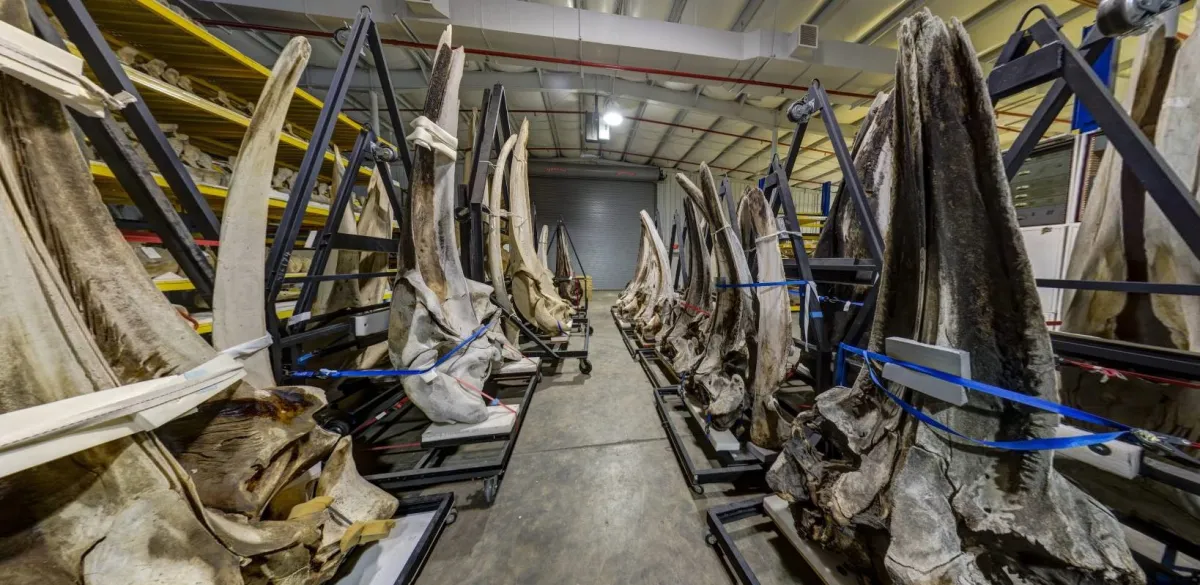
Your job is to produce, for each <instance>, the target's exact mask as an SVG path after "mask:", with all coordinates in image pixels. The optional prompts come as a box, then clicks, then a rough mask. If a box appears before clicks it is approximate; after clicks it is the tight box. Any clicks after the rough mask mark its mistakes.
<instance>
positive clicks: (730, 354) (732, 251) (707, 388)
mask: <svg viewBox="0 0 1200 585" xmlns="http://www.w3.org/2000/svg"><path fill="white" fill-rule="evenodd" d="M675 177H676V179H678V180H679V184H680V185H682V186H683V189H684V192H686V193H687V195H688V197H689V198H690V199H692V201H693V202H694V203H695V204H696V207H697V208H698V209H700V210H701V211H702V212H703V213H704V218H705V221H707V222H708V225H709V226H710V227H711V228H712V236H713V256H714V257H715V258H716V277H717V279H718V282H723V283H725V284H726V285H731V286H725V287H720V286H718V287H717V292H716V297H717V299H716V306H715V308H714V309H713V311H712V318H711V320H710V321H709V325H708V336H707V338H706V339H705V340H704V343H703V350H704V355H703V357H701V358H700V359H699V362H698V363H697V364H696V366H695V372H694V374H693V375H692V377H690V378H688V388H689V389H690V390H691V391H692V392H694V393H695V394H697V395H698V396H699V397H700V398H701V400H702V401H703V403H704V405H705V408H706V410H707V412H708V414H710V415H712V424H713V427H714V428H717V429H726V428H729V426H730V425H732V424H733V423H734V422H735V421H737V420H738V419H739V418H741V416H742V409H743V408H744V407H745V406H746V405H747V395H746V377H747V376H748V374H749V372H748V367H749V363H748V355H747V351H748V350H747V349H746V335H747V333H748V332H749V331H750V330H751V329H752V328H753V327H754V321H753V319H754V315H753V312H754V307H753V300H752V299H751V297H750V289H749V288H744V287H738V286H736V285H742V284H749V283H750V282H752V280H751V278H750V268H749V267H748V266H747V265H746V254H745V252H744V251H743V249H742V244H741V242H740V241H739V240H738V236H737V233H736V232H735V230H734V226H732V225H730V223H729V218H728V217H727V216H726V211H725V206H724V205H723V204H722V202H721V199H720V197H719V196H718V194H717V184H716V182H715V181H713V177H712V172H710V171H709V170H708V165H707V164H705V163H701V164H700V188H697V187H696V185H695V184H694V183H692V182H691V181H690V180H688V178H687V177H686V176H684V175H675Z"/></svg>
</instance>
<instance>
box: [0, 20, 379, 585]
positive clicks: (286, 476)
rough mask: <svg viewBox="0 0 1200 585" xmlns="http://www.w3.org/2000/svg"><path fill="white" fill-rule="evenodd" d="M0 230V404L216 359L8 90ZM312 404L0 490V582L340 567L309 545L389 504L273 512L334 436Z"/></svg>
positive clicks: (301, 573)
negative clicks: (292, 514)
mask: <svg viewBox="0 0 1200 585" xmlns="http://www.w3.org/2000/svg"><path fill="white" fill-rule="evenodd" d="M0 18H3V20H5V21H6V22H10V23H13V24H16V25H17V26H20V27H23V28H25V29H26V30H28V28H29V20H28V15H27V13H26V12H25V3H23V2H19V1H16V0H0ZM268 85H270V83H268ZM0 222H2V223H3V225H2V226H0V246H4V247H5V250H4V253H3V254H0V257H2V258H3V260H0V262H3V263H4V264H5V267H6V269H5V270H3V271H0V287H2V288H3V290H4V291H5V295H4V297H3V298H4V302H5V303H9V305H8V306H6V307H5V309H4V310H3V311H0V319H2V320H3V322H4V326H3V327H0V338H2V341H3V342H4V343H3V345H2V346H3V347H4V348H5V351H6V352H7V357H6V359H4V360H0V388H2V389H3V390H2V391H0V410H3V411H5V412H10V411H12V410H15V409H19V408H24V407H28V406H34V405H38V404H44V403H48V402H53V401H55V400H58V399H61V398H68V397H71V396H78V395H82V394H85V393H90V392H96V391H100V390H104V389H107V388H112V387H114V386H116V385H119V384H127V383H133V382H139V381H143V380H148V379H153V378H158V377H162V376H166V375H172V374H181V373H183V372H186V371H188V370H189V369H191V368H192V367H193V366H195V365H197V364H199V363H202V362H205V361H208V360H209V359H211V358H213V357H214V356H215V351H214V350H213V348H212V347H211V346H209V345H208V344H207V343H205V342H204V340H203V338H201V337H200V336H199V335H198V334H197V333H196V332H195V331H193V330H192V328H191V326H190V324H188V323H187V322H186V321H184V320H182V319H180V318H179V316H178V314H177V313H176V311H175V309H174V308H173V307H172V306H171V305H170V304H169V303H168V302H167V300H166V298H165V297H164V296H163V295H162V293H160V292H159V291H158V290H157V289H156V288H155V287H154V285H153V284H152V283H151V282H150V281H149V280H148V279H147V278H145V275H144V273H143V272H142V268H141V266H140V263H139V262H138V260H137V259H136V258H135V257H134V256H133V254H132V251H131V250H130V248H129V246H128V245H127V244H126V243H125V242H124V240H123V238H122V236H121V234H120V232H119V231H118V230H117V228H116V226H115V224H114V223H113V221H112V220H111V219H110V216H109V214H108V212H107V209H106V208H105V206H104V204H103V202H102V200H101V198H100V195H99V193H98V192H97V191H96V188H95V185H94V184H93V183H92V179H91V176H90V174H89V172H88V166H87V162H86V161H85V160H84V159H83V158H82V156H81V155H80V152H79V149H78V148H77V147H76V145H75V142H74V138H73V136H72V134H71V131H70V129H69V126H68V123H67V120H66V118H65V117H64V114H63V110H62V108H61V106H60V105H59V104H58V103H56V102H54V101H53V100H47V99H46V98H45V96H43V95H41V94H38V93H37V92H35V91H33V90H31V89H30V88H28V87H27V86H24V85H22V84H19V83H8V82H7V80H5V82H3V83H0ZM262 237H265V233H264V234H260V238H262ZM81 241H84V242H87V243H88V245H86V246H80V245H70V244H68V243H70V242H81ZM31 284H32V286H31ZM324 404H325V399H324V394H323V392H322V391H321V390H319V389H316V388H307V387H283V388H266V389H259V388H256V387H254V386H253V385H252V384H249V383H241V384H238V385H236V386H234V387H233V388H231V389H230V390H227V391H225V392H222V393H220V394H218V395H217V396H216V397H214V398H212V399H210V400H209V401H208V402H206V403H205V404H202V405H201V406H200V408H199V409H198V412H197V413H195V414H192V415H189V416H187V417H184V418H181V419H177V420H175V421H173V422H171V423H168V424H166V425H164V426H163V427H160V429H159V430H158V431H156V432H155V434H154V435H156V436H157V437H159V438H161V439H162V442H160V441H159V440H158V439H156V438H155V436H154V435H149V434H136V435H133V436H132V437H130V438H127V439H121V440H117V441H112V442H109V443H106V444H104V445H101V446H99V447H95V448H92V449H88V450H86V451H82V452H79V453H76V454H74V455H72V456H69V457H64V458H61V459H58V460H54V461H51V462H49V463H46V464H43V465H40V466H37V467H34V468H31V469H28V470H26V471H23V472H21V473H19V474H17V475H13V476H9V477H5V478H3V479H0V492H3V493H4V494H5V496H4V504H5V505H4V507H3V510H2V511H0V523H2V524H3V525H4V526H5V530H4V531H3V535H0V550H4V551H6V553H5V555H3V560H0V573H2V574H3V575H4V581H5V583H15V584H19V585H24V584H27V583H28V584H38V585H42V584H45V583H47V582H50V583H83V584H91V585H101V584H109V583H114V584H120V585H140V584H143V583H146V584H149V583H214V584H216V583H219V584H237V583H243V582H245V581H253V582H266V583H283V582H286V583H289V584H313V583H318V582H320V581H321V580H322V579H324V578H326V577H327V576H328V575H330V574H332V572H333V571H335V570H336V568H337V565H338V564H340V563H341V561H342V559H343V558H344V556H345V555H344V554H343V553H344V551H343V550H342V549H340V548H339V549H338V550H337V551H332V550H328V551H322V550H321V546H320V543H321V541H322V540H323V539H336V540H340V538H341V535H342V534H343V533H344V532H345V531H346V527H347V526H348V524H346V523H345V521H347V520H349V521H350V522H357V521H368V520H377V519H381V518H387V517H389V516H390V515H391V514H392V513H393V511H394V510H395V507H396V501H395V499H394V498H392V497H391V496H389V495H387V494H386V493H384V492H382V491H380V490H378V489H377V488H374V487H372V486H369V485H363V484H353V485H351V484H350V483H348V484H347V485H346V488H345V490H343V491H342V492H339V494H337V495H335V496H334V502H333V506H334V508H337V509H339V510H340V509H341V507H340V506H342V505H343V504H347V503H349V502H350V501H352V500H353V501H370V502H372V505H370V506H362V507H354V508H352V513H351V514H344V515H339V516H338V517H337V518H335V517H334V516H333V515H332V514H331V513H330V512H329V511H327V510H326V511H320V512H318V513H315V514H313V515H311V516H307V517H304V518H295V519H291V520H289V519H287V516H286V515H285V516H283V517H278V516H274V515H272V514H271V513H270V512H269V509H270V504H271V503H272V502H273V501H274V499H275V496H276V495H277V494H279V493H280V492H281V490H282V489H283V487H284V486H285V485H286V484H288V483H289V482H290V481H291V480H292V478H293V476H295V475H296V474H297V473H298V472H300V471H304V470H306V469H308V468H309V467H310V466H311V465H312V464H313V463H316V462H319V461H322V460H324V459H326V457H327V456H328V455H329V454H330V451H331V449H333V447H334V443H335V442H336V441H337V439H338V438H337V437H336V436H335V435H332V434H331V433H328V432H325V431H324V430H322V429H320V428H318V427H317V426H316V424H315V422H314V421H313V420H312V416H311V415H312V413H313V412H315V411H316V410H317V409H319V408H321V407H322V406H324ZM330 467H332V466H330ZM351 471H352V470H351ZM331 473H332V471H331ZM343 473H346V472H343ZM81 478H86V479H81ZM330 479H331V480H332V478H330ZM351 483H353V482H351ZM289 563H290V565H289V566H291V567H293V570H289V571H288V572H287V573H283V572H281V571H282V570H283V567H284V565H286V564H289ZM265 574H270V575H275V576H279V575H286V577H287V578H286V581H285V580H284V579H283V578H282V577H279V578H276V577H271V578H258V576H261V575H265Z"/></svg>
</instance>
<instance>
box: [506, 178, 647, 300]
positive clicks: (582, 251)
mask: <svg viewBox="0 0 1200 585" xmlns="http://www.w3.org/2000/svg"><path fill="white" fill-rule="evenodd" d="M529 192H530V199H532V200H533V205H534V209H535V210H536V212H537V226H536V229H535V233H537V230H541V226H542V225H543V224H545V225H548V226H550V232H551V234H552V235H553V233H554V227H555V226H556V225H557V224H558V219H559V218H560V217H561V218H562V220H563V221H564V222H565V223H566V224H567V229H568V230H570V232H571V240H572V241H574V242H575V247H576V251H577V252H578V253H579V257H580V259H581V260H582V261H583V267H584V268H585V269H586V270H587V273H588V274H589V275H590V276H591V277H592V283H593V287H594V288H595V289H596V290H621V289H623V288H625V284H626V283H627V282H629V279H630V278H632V277H633V269H634V267H635V266H636V265H637V252H638V242H639V240H640V239H641V233H642V227H641V220H640V219H638V213H639V212H641V211H642V210H643V209H645V210H646V212H647V213H649V214H650V216H651V217H653V216H654V209H655V184H654V183H651V182H634V181H602V180H595V179H559V178H549V177H530V178H529ZM668 229H670V228H669V227H668ZM549 260H550V266H549V268H550V270H551V271H553V270H554V250H553V249H551V250H550V253H549Z"/></svg>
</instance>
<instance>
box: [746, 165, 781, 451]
mask: <svg viewBox="0 0 1200 585" xmlns="http://www.w3.org/2000/svg"><path fill="white" fill-rule="evenodd" d="M737 216H738V223H739V224H741V227H742V231H743V233H751V234H754V235H755V236H756V238H755V239H754V250H755V256H754V261H755V265H756V269H757V273H756V274H755V276H756V278H757V281H758V282H780V281H783V280H786V277H785V276H784V273H783V256H782V255H781V254H780V252H779V234H778V228H777V227H776V225H775V214H774V213H772V212H771V208H770V206H769V204H768V203H767V199H766V197H765V196H764V195H763V192H762V191H760V190H759V189H755V188H749V189H746V193H745V194H744V195H742V200H741V201H740V202H739V203H738V212H737ZM747 243H748V242H747ZM753 290H754V315H755V317H756V321H757V322H756V326H755V328H754V330H753V331H752V332H751V335H750V336H749V342H750V343H749V344H748V349H749V350H750V351H749V357H750V378H749V387H748V389H749V391H750V400H751V409H750V440H751V441H752V442H753V443H754V444H755V445H758V446H759V447H763V448H767V449H777V448H778V447H779V445H780V443H781V441H782V439H781V437H780V436H779V415H778V414H777V412H776V411H775V408H774V406H773V405H772V404H771V403H772V401H773V400H774V397H775V392H776V391H777V390H779V386H780V385H781V384H783V381H784V380H785V379H786V378H787V374H788V372H787V370H788V364H789V363H791V362H792V360H790V359H789V355H788V354H789V352H790V350H791V348H792V325H791V318H792V313H791V303H790V302H789V300H788V291H787V287H785V286H769V287H762V288H756V289H753Z"/></svg>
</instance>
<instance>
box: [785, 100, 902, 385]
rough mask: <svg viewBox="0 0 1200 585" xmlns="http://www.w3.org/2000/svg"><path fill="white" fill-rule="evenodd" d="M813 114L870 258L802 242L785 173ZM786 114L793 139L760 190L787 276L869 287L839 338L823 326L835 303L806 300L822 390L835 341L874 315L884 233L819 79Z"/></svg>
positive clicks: (850, 336)
mask: <svg viewBox="0 0 1200 585" xmlns="http://www.w3.org/2000/svg"><path fill="white" fill-rule="evenodd" d="M818 114H819V115H820V116H821V120H822V121H823V122H824V124H825V131H826V133H827V135H828V138H829V143H830V146H832V147H833V151H834V155H835V156H836V157H837V160H838V164H839V166H840V167H841V170H842V177H843V178H842V186H841V191H842V192H841V193H839V195H838V196H839V197H841V196H844V195H846V194H848V195H849V197H850V198H851V202H852V203H853V207H854V209H855V210H856V212H857V213H858V219H859V221H860V222H861V224H862V226H863V227H862V229H863V235H864V238H865V239H866V243H867V250H868V252H869V253H870V256H871V257H870V258H869V259H858V258H809V256H808V251H807V250H805V248H804V238H803V237H802V236H801V235H800V222H799V220H798V219H797V218H796V207H795V203H794V202H793V201H792V192H791V187H790V186H789V177H790V176H791V174H792V170H793V169H794V168H795V166H796V158H797V156H799V153H800V144H801V142H802V141H803V139H804V134H805V132H806V131H807V129H808V123H809V121H810V120H811V119H812V116H814V115H818ZM788 119H789V120H791V121H792V122H793V123H795V124H796V130H795V134H794V135H793V140H792V145H791V146H790V147H789V148H788V152H787V158H786V159H785V160H784V161H780V159H779V157H778V155H776V156H773V157H772V158H771V164H770V166H769V167H768V169H767V176H766V179H765V180H764V183H763V194H764V195H765V196H766V197H767V200H768V201H770V202H771V206H772V209H773V211H774V212H775V213H776V214H778V213H782V214H783V218H784V219H783V221H784V227H785V228H786V230H787V231H788V234H787V236H788V238H789V240H790V241H791V243H792V255H793V256H794V260H793V261H792V262H785V263H784V272H785V273H786V274H788V276H789V277H790V278H799V279H800V280H804V281H807V282H810V283H813V286H814V287H816V288H817V290H818V291H819V287H820V284H823V283H844V284H861V285H870V287H871V288H870V289H869V291H868V293H867V296H866V298H865V299H863V306H862V307H860V308H859V309H858V311H857V312H856V314H855V316H854V319H853V321H851V324H850V327H849V329H848V330H847V332H846V335H845V337H844V339H841V340H833V339H830V338H829V335H828V333H827V330H826V326H825V311H826V310H831V311H832V310H838V307H836V306H835V305H833V304H831V303H822V302H821V301H819V300H817V299H812V300H810V302H809V306H815V307H816V310H813V311H810V314H809V319H808V320H809V323H810V325H811V335H810V336H809V338H810V339H815V340H816V343H815V344H812V346H811V349H813V350H815V352H814V353H815V357H816V366H815V367H814V368H813V369H812V375H813V388H814V389H815V390H816V391H817V392H822V391H824V390H825V389H827V388H829V387H830V386H831V385H832V383H833V379H832V373H833V356H834V353H836V351H837V345H838V343H840V342H846V343H850V344H856V343H857V342H858V341H859V340H860V339H861V338H862V337H863V335H864V334H865V333H866V331H867V327H868V326H869V324H870V323H871V319H872V317H873V316H874V313H875V297H876V292H877V287H876V286H874V285H875V284H877V283H878V280H879V274H880V270H881V267H882V266H883V237H882V236H881V235H880V232H879V225H878V224H877V223H876V222H875V218H874V217H873V216H872V215H871V206H870V203H869V202H868V201H867V195H866V192H865V191H864V189H863V186H862V181H861V180H860V179H859V177H858V171H857V170H855V168H854V158H853V156H852V153H851V151H850V149H849V148H848V147H847V146H846V139H845V137H844V136H843V135H842V128H841V126H840V125H839V124H838V122H837V117H836V116H835V115H834V112H833V106H832V104H831V103H830V101H829V95H828V94H827V93H826V92H825V87H824V86H823V85H822V84H821V82H820V81H819V80H815V79H814V80H813V82H812V85H811V86H810V87H809V90H808V95H807V96H806V97H805V98H803V99H801V100H798V101H796V102H794V103H793V104H792V105H791V106H790V107H789V108H788ZM800 319H801V323H803V319H804V315H800Z"/></svg>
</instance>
